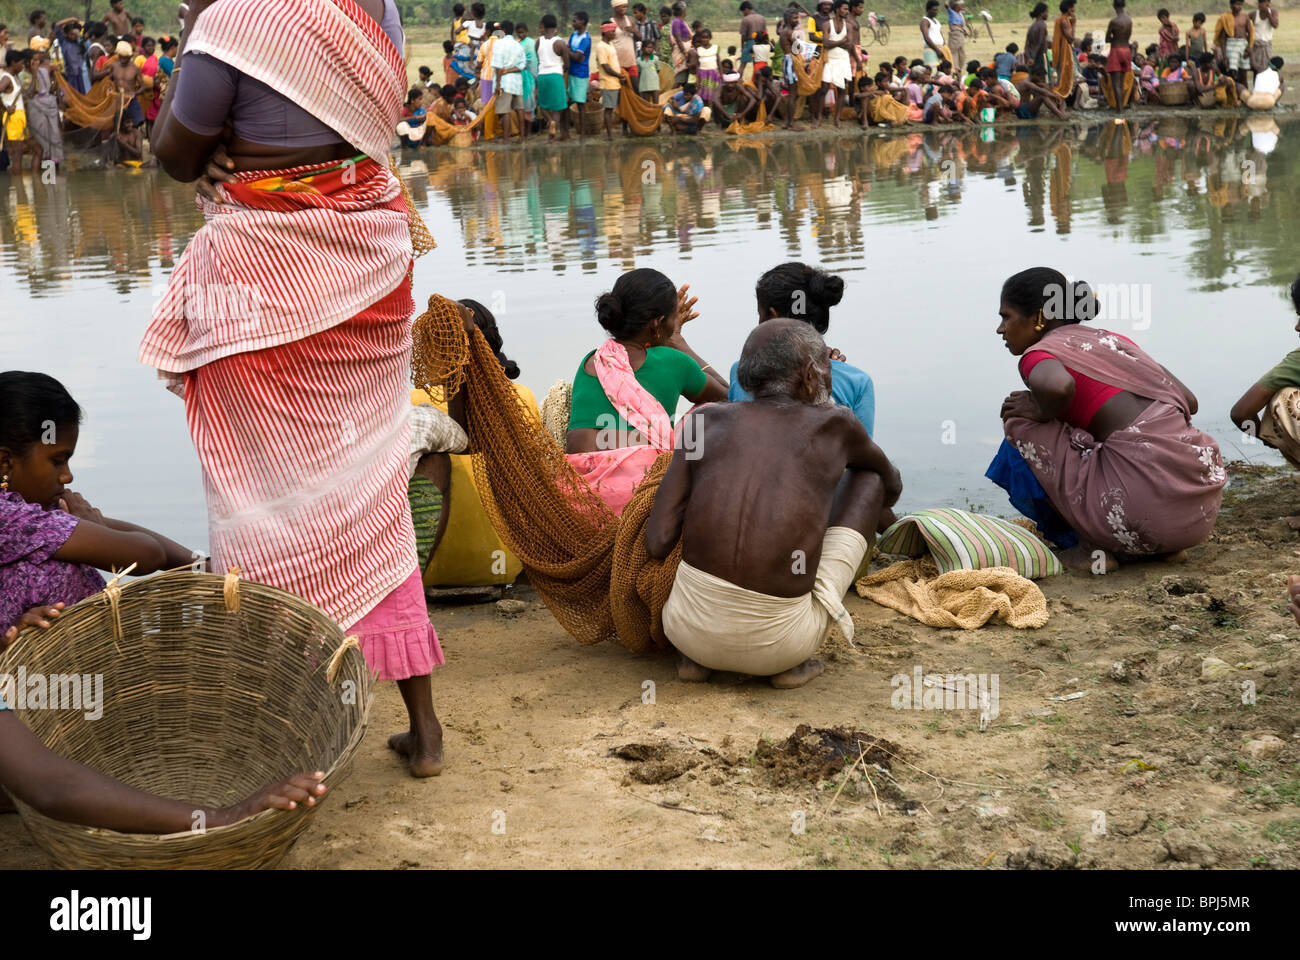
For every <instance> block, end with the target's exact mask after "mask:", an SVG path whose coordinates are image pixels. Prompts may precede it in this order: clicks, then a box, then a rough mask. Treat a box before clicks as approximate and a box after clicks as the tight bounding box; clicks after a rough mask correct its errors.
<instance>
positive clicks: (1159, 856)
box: [0, 468, 1300, 869]
mask: <svg viewBox="0 0 1300 960" xmlns="http://www.w3.org/2000/svg"><path fill="white" fill-rule="evenodd" d="M1295 513H1300V474H1296V473H1294V472H1292V471H1289V470H1287V471H1273V470H1268V469H1255V468H1238V469H1235V470H1234V471H1233V473H1232V480H1231V486H1230V488H1229V491H1228V493H1227V496H1226V498H1225V506H1224V510H1223V512H1222V514H1221V515H1220V518H1219V523H1218V527H1217V530H1216V532H1215V534H1214V536H1213V538H1212V539H1211V541H1210V542H1209V543H1208V544H1206V545H1205V546H1202V547H1200V548H1197V549H1195V550H1193V551H1191V552H1190V556H1189V559H1188V560H1187V562H1185V563H1182V564H1178V565H1170V564H1164V563H1151V564H1141V565H1133V566H1129V567H1125V568H1122V569H1121V570H1120V571H1118V572H1116V573H1113V574H1111V575H1108V576H1106V577H1105V578H1104V579H1099V578H1096V577H1092V576H1089V575H1079V574H1066V575H1063V576H1060V577H1056V578H1052V579H1049V580H1046V581H1043V582H1042V584H1041V585H1042V588H1043V591H1044V593H1045V594H1046V596H1047V597H1048V600H1049V608H1050V612H1051V620H1050V622H1049V623H1048V624H1047V626H1045V627H1044V628H1042V629H1040V630H1034V631H1017V630H1012V629H1010V628H1007V627H985V628H983V629H981V630H979V631H974V632H968V633H960V632H954V631H943V630H935V629H931V628H928V627H924V626H921V625H919V624H917V623H916V622H914V621H912V620H909V619H907V618H905V617H902V616H900V615H898V614H895V613H893V612H892V611H890V610H887V609H885V608H883V607H879V606H876V605H875V604H872V603H870V602H867V601H864V600H860V599H858V598H857V597H856V596H853V595H851V596H850V598H849V600H848V601H847V603H848V607H849V609H850V611H851V612H852V614H853V617H854V620H855V622H856V624H857V631H858V646H857V649H851V648H849V647H848V646H847V645H845V644H843V643H842V642H837V643H832V644H831V645H830V646H829V647H828V648H827V649H826V651H825V654H824V656H825V658H826V659H827V661H828V669H827V672H826V673H825V674H824V675H823V676H822V677H821V678H819V679H817V680H815V681H814V682H813V683H811V684H810V685H808V686H806V687H804V688H802V689H799V690H795V691H785V692H780V691H776V690H773V689H771V688H770V687H768V686H767V685H766V684H764V683H762V682H758V681H748V682H736V683H710V684H707V685H691V684H683V683H680V682H679V681H678V680H677V679H676V675H675V671H674V669H673V667H672V665H671V664H670V663H669V662H668V661H666V660H660V659H655V658H649V657H634V656H631V655H629V654H627V653H626V652H624V651H623V650H622V649H620V648H618V647H615V646H611V645H602V646H599V647H594V648H583V647H579V646H577V645H576V644H575V643H574V642H573V641H572V640H570V639H569V638H568V637H567V636H566V635H565V634H564V633H563V632H562V631H561V630H560V628H559V627H558V626H557V625H556V623H555V621H554V620H553V619H552V618H551V616H550V614H549V613H548V612H547V611H546V609H545V607H544V606H543V605H542V604H541V602H540V601H539V600H537V598H536V596H535V595H533V594H532V593H531V591H529V590H527V589H526V588H525V589H522V590H520V591H518V592H519V594H520V596H521V598H522V599H524V600H526V601H527V603H528V607H527V609H526V611H525V612H523V613H522V614H521V615H519V616H517V617H515V618H511V617H506V616H503V615H502V614H501V613H499V612H498V610H497V609H496V606H495V604H492V603H488V604H483V605H473V606H460V607H437V608H434V609H433V611H432V617H433V621H434V623H435V625H436V626H437V628H438V632H439V634H440V636H441V638H442V642H443V645H444V647H445V648H446V651H447V655H448V662H447V665H446V666H445V667H444V668H441V669H440V670H438V671H437V673H436V674H435V677H434V690H435V696H436V698H437V706H438V711H439V714H440V715H441V717H442V721H443V724H444V726H445V727H446V750H447V766H446V770H445V772H444V774H443V775H442V776H441V777H440V778H438V779H434V780H428V781H419V782H417V781H414V780H412V779H410V777H409V776H407V774H406V773H405V771H404V769H403V767H402V766H401V764H400V763H399V762H398V760H397V758H396V757H395V756H394V755H393V754H392V753H390V752H389V751H388V750H387V749H386V748H385V739H386V736H387V734H388V733H390V732H392V731H394V730H396V729H398V728H399V727H400V726H401V724H402V721H403V719H404V713H403V710H402V707H401V703H400V699H399V697H398V695H397V690H396V688H395V687H394V686H393V685H383V686H381V687H380V688H379V691H378V695H377V697H376V700H375V704H374V710H373V712H372V715H371V721H370V730H369V732H368V734H367V736H366V739H365V741H364V743H363V744H362V747H361V750H360V753H359V755H358V759H357V762H356V765H355V767H354V770H353V774H352V777H351V778H350V779H349V780H348V781H346V782H344V783H342V784H340V785H339V786H337V788H336V789H335V790H334V792H333V793H332V794H331V796H330V797H329V798H328V800H327V802H326V803H325V804H324V805H323V806H322V807H321V808H320V809H319V810H318V812H317V818H316V822H315V823H314V824H313V826H312V828H311V829H310V830H309V831H308V833H307V834H306V836H305V837H304V838H303V839H302V840H301V841H300V842H299V844H298V846H297V847H296V848H295V849H294V850H293V851H292V852H291V853H290V854H289V857H288V858H287V860H286V861H285V862H284V866H286V867H293V868H331V867H378V868H414V867H444V866H467V867H561V866H563V867H572V866H579V867H587V866H591V867H640V868H653V867H742V866H744V867H821V868H825V867H858V866H864V867H975V866H984V867H987V868H990V869H994V868H1005V867H1013V868H1017V867H1021V868H1022V867H1073V866H1079V867H1103V868H1146V867H1153V866H1159V867H1165V868H1195V867H1197V866H1218V867H1273V868H1283V867H1289V868H1295V867H1298V866H1300V809H1297V808H1298V806H1300V730H1298V729H1297V712H1296V709H1295V699H1294V691H1295V689H1296V686H1297V681H1298V680H1300V644H1297V641H1296V638H1297V637H1300V629H1298V628H1297V626H1296V624H1295V622H1294V621H1293V620H1292V619H1291V618H1290V617H1289V616H1288V615H1287V614H1286V605H1285V599H1284V598H1285V578H1284V576H1283V575H1284V574H1285V573H1287V572H1290V571H1293V570H1296V569H1298V568H1300V560H1297V556H1300V535H1297V534H1296V533H1294V532H1292V531H1291V530H1289V529H1288V528H1287V527H1286V525H1285V524H1284V522H1283V520H1282V518H1283V517H1284V516H1287V515H1290V514H1295ZM1208 657H1215V658H1218V659H1219V660H1221V661H1223V662H1224V663H1225V664H1226V665H1227V666H1226V667H1221V668H1219V669H1221V670H1223V671H1225V672H1224V675H1223V676H1221V677H1217V678H1211V677H1210V676H1209V675H1208V674H1203V671H1204V670H1205V669H1206V668H1205V667H1204V666H1203V664H1204V661H1205V660H1206V658H1208ZM915 667H920V668H921V669H922V670H924V671H925V672H926V673H930V672H934V673H942V674H948V673H960V674H969V673H974V674H988V675H997V676H998V678H999V703H998V715H997V717H996V718H994V719H993V720H992V722H991V724H990V725H989V726H988V729H987V730H985V731H984V732H981V731H980V725H979V719H978V710H952V711H942V710H920V711H918V710H911V709H908V710H902V709H893V708H892V707H891V693H892V692H893V689H892V687H891V684H890V680H891V677H893V676H894V675H896V674H911V673H912V671H913V669H914V668H915ZM1213 668H1214V664H1211V665H1210V670H1209V673H1213ZM647 681H650V682H651V683H652V684H653V688H651V687H649V686H648V685H647ZM1243 684H1245V688H1243ZM1252 689H1253V692H1254V698H1253V699H1254V700H1255V702H1254V703H1253V704H1249V703H1243V698H1245V699H1251V698H1250V697H1244V693H1245V692H1249V691H1250V690H1252ZM651 690H653V697H651V696H650V692H651ZM1078 692H1082V693H1083V694H1084V696H1083V697H1082V698H1078V699H1074V700H1068V701H1053V700H1051V699H1049V698H1051V697H1057V696H1066V695H1069V694H1072V693H1078ZM651 699H653V702H652V703H647V702H645V701H646V700H651ZM801 724H806V725H809V726H811V727H813V728H836V727H839V728H844V729H845V730H847V731H862V732H863V733H864V734H866V735H869V736H868V739H867V740H866V741H863V742H864V743H865V744H866V746H875V744H874V742H873V741H872V740H871V739H870V738H874V737H880V738H884V740H885V741H887V745H886V746H885V750H887V751H888V753H884V752H881V751H879V750H869V751H867V755H866V758H865V764H866V766H865V769H866V776H864V775H863V773H862V770H863V765H861V764H859V765H856V766H852V764H853V762H854V761H857V760H858V757H859V756H860V754H861V753H862V749H860V748H859V746H858V742H859V741H858V739H857V738H855V737H853V736H850V737H848V739H847V742H844V743H839V744H836V742H835V741H833V740H827V741H826V742H827V743H830V744H831V745H833V746H838V748H839V753H838V754H834V753H833V754H831V755H829V756H816V755H815V754H816V750H813V751H812V752H811V753H808V752H805V754H804V755H803V756H801V757H794V756H791V755H790V754H789V753H788V752H787V749H786V748H787V744H786V741H787V738H789V737H790V736H791V734H793V733H794V732H795V730H796V728H797V727H799V726H800V725H801ZM1266 735H1271V736H1276V737H1278V738H1279V742H1276V743H1273V744H1271V745H1270V746H1267V747H1264V748H1262V749H1263V751H1264V752H1263V753H1262V754H1260V755H1252V751H1255V750H1259V749H1261V748H1259V747H1249V748H1248V747H1247V746H1246V745H1247V743H1248V742H1249V741H1251V740H1257V739H1260V738H1262V737H1265V736H1266ZM802 745H803V747H805V748H807V747H813V748H820V747H821V745H822V744H821V742H820V738H819V736H817V735H811V736H805V737H804V738H803V740H802ZM618 753H621V754H622V755H623V757H620V756H618V755H616V754H618ZM625 758H626V759H625ZM846 770H847V771H848V773H847V774H846V772H845V771H846ZM837 793H838V796H837ZM877 801H878V802H877ZM45 863H46V861H45V859H44V857H43V855H42V854H41V853H40V851H39V850H38V849H37V848H36V847H35V846H34V844H33V843H32V842H31V841H30V839H29V838H28V836H27V834H26V832H25V830H24V829H23V827H22V825H21V823H20V821H19V819H18V818H17V817H16V816H12V815H11V816H4V817H0V867H32V866H43V865H45Z"/></svg>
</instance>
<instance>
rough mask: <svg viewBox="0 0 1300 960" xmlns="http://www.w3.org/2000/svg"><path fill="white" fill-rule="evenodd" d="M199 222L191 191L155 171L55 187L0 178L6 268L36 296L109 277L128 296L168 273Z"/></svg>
mask: <svg viewBox="0 0 1300 960" xmlns="http://www.w3.org/2000/svg"><path fill="white" fill-rule="evenodd" d="M201 223H202V218H201V217H200V215H199V212H198V210H197V209H196V207H195V205H194V193H193V188H192V187H184V186H182V185H180V184H177V183H174V182H172V181H171V180H169V179H168V178H167V177H165V176H163V175H162V174H160V173H159V172H157V171H137V172H134V173H128V172H125V171H85V172H80V173H76V174H73V175H71V176H70V177H67V178H61V179H60V180H59V181H58V182H57V183H54V184H44V183H41V182H40V180H39V179H37V178H34V177H32V176H30V175H28V176H25V177H18V176H13V175H8V176H0V249H3V251H4V252H3V261H2V262H3V266H4V268H5V272H6V274H17V275H19V276H21V277H24V278H25V279H26V286H27V289H28V292H29V293H30V295H31V296H34V297H39V296H41V295H42V294H44V293H46V292H48V291H50V290H51V289H52V288H56V287H59V286H62V285H65V284H67V283H69V282H70V281H71V280H73V279H74V278H77V277H105V278H107V279H108V280H109V281H110V283H111V286H112V288H113V289H114V290H116V292H118V293H119V294H125V293H127V292H128V291H129V290H130V289H131V288H132V286H134V285H136V284H138V283H140V282H146V283H147V282H149V279H150V277H151V275H152V273H153V272H154V271H155V270H158V269H162V270H170V269H171V267H172V265H173V263H174V262H175V260H176V258H177V257H178V256H179V255H180V252H181V251H182V250H183V249H185V244H186V243H187V242H188V241H189V238H190V237H191V236H192V235H193V233H194V231H195V230H197V229H198V227H199V226H200V224H201Z"/></svg>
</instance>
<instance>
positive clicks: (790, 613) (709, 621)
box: [663, 527, 867, 677]
mask: <svg viewBox="0 0 1300 960" xmlns="http://www.w3.org/2000/svg"><path fill="white" fill-rule="evenodd" d="M866 552H867V541H866V538H865V537H863V536H862V534H860V533H859V532H858V531H856V530H854V529H852V528H850V527H831V528H830V529H828V530H827V531H826V536H825V537H824V538H823V539H822V555H821V560H820V561H819V562H818V564H817V574H816V577H815V579H814V581H813V588H812V591H811V592H810V593H806V594H804V595H803V596H799V597H773V596H770V595H769V594H766V593H759V592H757V591H756V590H748V589H746V588H744V587H738V586H736V585H735V584H734V583H730V582H729V581H727V580H723V579H722V578H721V577H715V576H714V575H713V574H711V573H706V572H704V571H703V570H699V569H696V568H695V567H692V566H691V565H690V564H688V563H686V561H684V560H683V561H682V562H681V563H680V564H679V565H678V567H677V577H676V579H675V580H674V581H673V590H672V593H671V594H669V596H668V602H667V604H665V605H664V609H663V624H664V633H665V634H666V635H667V637H668V640H669V641H670V642H671V643H672V645H673V646H674V647H675V648H676V649H677V650H679V651H680V652H681V653H683V654H685V655H686V656H687V657H690V659H692V660H694V661H695V662H696V663H698V664H699V665H700V666H702V667H707V668H708V669H710V670H729V671H733V672H735V673H745V674H749V675H751V676H756V677H770V676H772V675H773V674H777V673H783V672H784V671H786V670H789V669H790V668H791V667H795V666H798V665H799V664H801V663H803V662H804V661H805V660H807V659H808V658H809V657H811V656H812V655H813V654H815V653H816V652H817V650H818V649H819V648H820V647H821V645H822V640H824V639H825V637H826V631H827V630H828V629H829V628H830V627H831V626H832V625H835V626H837V627H839V629H840V631H841V632H842V633H843V635H844V638H845V639H846V640H850V641H851V640H852V639H853V618H852V617H850V616H849V613H848V611H847V610H845V609H844V594H845V593H846V592H847V591H848V589H849V586H850V585H851V584H852V583H853V578H854V577H855V576H856V575H857V572H858V567H859V566H861V564H862V558H863V557H864V556H866Z"/></svg>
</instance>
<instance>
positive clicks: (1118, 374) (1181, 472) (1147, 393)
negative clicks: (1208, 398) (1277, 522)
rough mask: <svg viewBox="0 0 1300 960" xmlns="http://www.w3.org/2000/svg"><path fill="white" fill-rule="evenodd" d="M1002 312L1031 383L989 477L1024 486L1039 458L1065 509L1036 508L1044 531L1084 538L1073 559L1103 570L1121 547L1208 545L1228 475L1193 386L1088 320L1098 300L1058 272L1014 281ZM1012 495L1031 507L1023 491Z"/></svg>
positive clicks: (1012, 411) (1038, 468)
mask: <svg viewBox="0 0 1300 960" xmlns="http://www.w3.org/2000/svg"><path fill="white" fill-rule="evenodd" d="M998 314H999V316H1001V318H1002V321H1001V323H1000V324H999V325H998V333H999V335H1001V337H1002V340H1003V342H1004V343H1005V344H1006V347H1007V350H1009V351H1010V352H1011V354H1012V355H1013V356H1017V357H1020V363H1019V371H1020V375H1021V377H1022V378H1023V379H1024V381H1025V385H1026V386H1027V387H1028V388H1029V389H1028V390H1019V391H1016V392H1015V393H1012V394H1011V395H1010V396H1008V397H1007V398H1006V400H1005V401H1003V404H1002V420H1003V429H1004V431H1005V433H1006V442H1004V444H1003V449H1002V450H999V452H998V456H997V457H996V458H995V460H994V463H993V465H992V466H991V467H990V469H989V476H990V478H992V479H993V480H994V482H996V483H998V484H999V485H1000V486H1003V487H1006V488H1007V489H1008V490H1012V489H1013V488H1018V489H1019V490H1020V491H1022V492H1023V490H1024V489H1025V487H1026V486H1027V485H1028V486H1032V483H1030V484H1026V483H1025V481H1026V480H1028V477H1027V475H1026V473H1027V471H1026V465H1027V468H1028V471H1030V472H1032V474H1033V480H1036V481H1037V484H1038V485H1040V490H1039V493H1041V496H1040V497H1038V498H1036V499H1037V500H1038V501H1039V505H1040V507H1041V508H1042V509H1043V511H1044V512H1045V513H1046V512H1048V511H1047V508H1050V511H1054V513H1055V514H1056V515H1057V516H1056V517H1055V518H1050V517H1043V516H1039V515H1036V516H1035V517H1034V519H1035V520H1037V521H1038V523H1039V527H1040V529H1043V530H1044V532H1045V533H1046V534H1048V535H1049V537H1051V538H1052V539H1054V540H1055V542H1056V543H1057V544H1058V545H1063V544H1064V543H1068V542H1070V541H1071V540H1073V541H1074V545H1073V546H1072V547H1069V548H1068V549H1066V550H1065V551H1064V552H1063V553H1062V556H1061V559H1062V560H1063V561H1064V562H1066V563H1067V564H1068V565H1070V566H1072V567H1075V568H1077V569H1084V570H1091V571H1092V572H1093V573H1102V572H1105V571H1108V570H1112V569H1114V567H1115V566H1116V565H1117V561H1116V558H1115V554H1123V555H1148V556H1149V555H1159V554H1174V553H1177V552H1179V551H1181V550H1185V549H1187V548H1188V547H1193V546H1196V545H1198V544H1201V543H1204V542H1205V540H1206V539H1207V538H1208V537H1209V535H1210V531H1211V530H1212V529H1213V527H1214V521H1215V519H1216V518H1217V516H1218V514H1219V504H1220V502H1221V501H1222V498H1223V485H1224V481H1225V476H1224V470H1223V459H1222V457H1221V456H1220V455H1219V448H1218V445H1217V444H1216V443H1215V442H1214V440H1213V438H1211V437H1210V436H1209V435H1208V434H1205V433H1202V432H1201V431H1200V430H1198V429H1196V427H1194V426H1193V425H1192V420H1191V417H1192V414H1193V413H1195V412H1196V397H1195V396H1194V395H1193V394H1192V392H1191V391H1190V390H1188V389H1187V388H1186V387H1185V386H1183V384H1182V383H1180V382H1179V381H1178V379H1177V378H1176V377H1175V376H1174V375H1173V374H1171V373H1170V372H1169V371H1168V370H1166V369H1165V368H1164V367H1162V366H1161V365H1160V364H1158V363H1156V361H1155V360H1153V359H1151V357H1149V356H1147V354H1146V353H1144V352H1143V351H1142V349H1141V348H1140V347H1138V345H1137V344H1135V343H1134V342H1133V341H1132V340H1130V339H1128V338H1127V337H1125V336H1123V335H1121V334H1117V333H1110V332H1108V331H1106V330H1100V329H1096V328H1092V327H1085V326H1082V325H1081V323H1080V321H1082V320H1091V319H1092V318H1093V317H1094V316H1095V315H1096V298H1095V296H1094V295H1093V292H1092V290H1091V289H1090V288H1089V287H1088V285H1087V284H1084V283H1071V282H1069V281H1067V280H1066V278H1065V276H1064V275H1063V274H1061V273H1060V272H1058V271H1056V270H1052V269H1050V268H1047V267H1034V268H1032V269H1030V270H1024V271H1022V272H1020V273H1017V274H1016V275H1015V276H1013V277H1011V278H1010V279H1008V280H1007V282H1006V283H1005V284H1004V285H1003V287H1002V302H1001V306H1000V309H999V311H998ZM1043 501H1045V502H1043ZM1012 502H1013V503H1016V505H1017V506H1020V502H1019V501H1018V499H1017V497H1016V495H1015V493H1014V492H1013V496H1012ZM1053 519H1054V520H1055V522H1053ZM1053 527H1055V528H1056V529H1055V530H1053V529H1052V528H1053ZM1071 533H1072V534H1073V537H1071V536H1070V534H1071ZM1053 534H1056V535H1055V536H1053Z"/></svg>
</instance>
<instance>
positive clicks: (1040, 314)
mask: <svg viewBox="0 0 1300 960" xmlns="http://www.w3.org/2000/svg"><path fill="white" fill-rule="evenodd" d="M1044 326H1045V324H1044V323H1043V311H1041V310H1039V311H1038V322H1037V323H1036V324H1034V329H1035V330H1036V331H1038V332H1039V333H1042V332H1043V327H1044Z"/></svg>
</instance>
